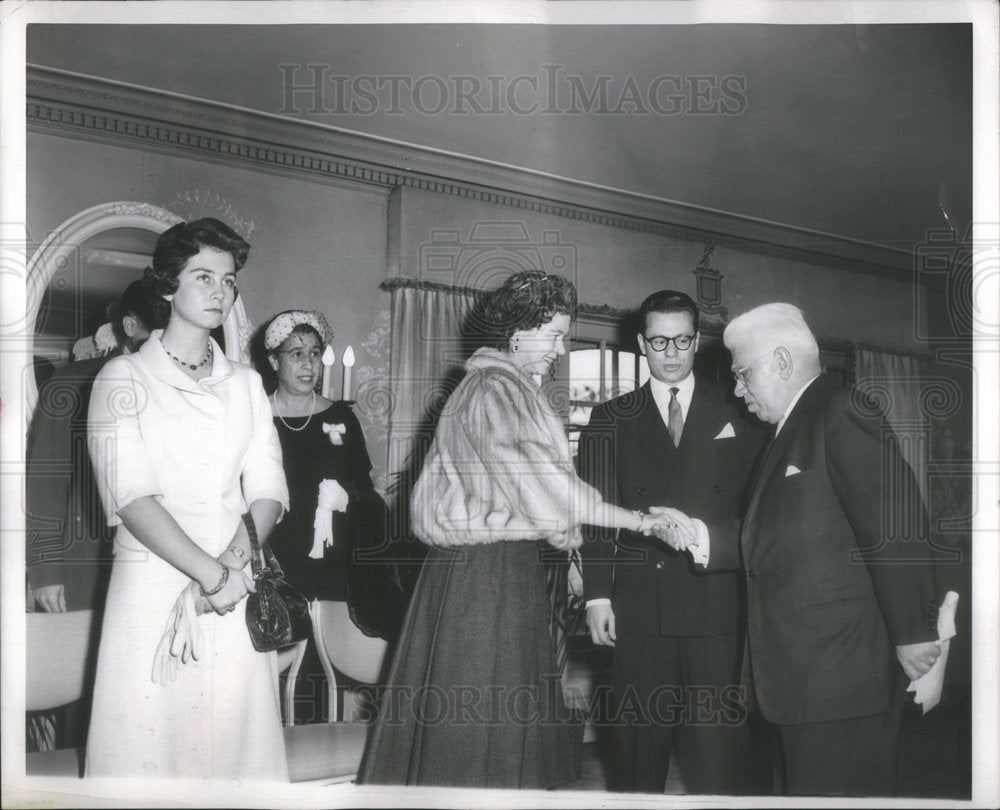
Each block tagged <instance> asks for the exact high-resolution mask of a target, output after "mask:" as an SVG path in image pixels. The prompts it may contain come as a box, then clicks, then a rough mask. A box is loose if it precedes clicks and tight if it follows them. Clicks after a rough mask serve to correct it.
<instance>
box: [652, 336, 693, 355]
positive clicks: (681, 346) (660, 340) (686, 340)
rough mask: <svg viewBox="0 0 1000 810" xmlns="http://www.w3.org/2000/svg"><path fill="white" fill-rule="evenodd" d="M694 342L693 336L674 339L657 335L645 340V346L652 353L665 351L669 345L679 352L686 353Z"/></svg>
mask: <svg viewBox="0 0 1000 810" xmlns="http://www.w3.org/2000/svg"><path fill="white" fill-rule="evenodd" d="M693 342H694V335H676V336H675V337H663V335H657V336H656V337H648V338H646V345H647V346H649V348H651V349H652V350H653V351H654V352H662V351H666V349H667V346H669V345H670V344H671V343H673V344H674V347H675V348H676V349H677V351H679V352H686V351H687V350H688V349H690V348H691V344H692V343H693Z"/></svg>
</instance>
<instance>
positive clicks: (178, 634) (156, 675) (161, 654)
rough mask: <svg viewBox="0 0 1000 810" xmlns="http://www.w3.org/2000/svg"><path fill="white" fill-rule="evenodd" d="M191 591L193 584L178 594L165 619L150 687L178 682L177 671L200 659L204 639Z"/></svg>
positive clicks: (155, 656) (154, 657) (154, 660)
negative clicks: (156, 684) (165, 623)
mask: <svg viewBox="0 0 1000 810" xmlns="http://www.w3.org/2000/svg"><path fill="white" fill-rule="evenodd" d="M194 587H196V585H195V584H194V583H192V584H191V585H189V586H187V587H186V588H184V590H183V591H181V595H180V596H178V597H177V601H176V602H174V606H173V608H171V610H170V615H169V616H168V617H167V625H166V627H165V628H164V630H163V638H161V639H160V643H159V644H158V645H157V647H156V653H155V654H154V655H153V673H152V677H153V683H159V684H160V685H161V686H166V685H167V681H174V680H176V679H177V671H178V669H180V667H182V666H184V665H186V664H189V663H191V662H192V661H197V660H198V659H199V658H201V653H202V648H203V643H204V637H203V636H202V632H201V625H200V624H199V622H198V614H197V613H196V612H195V607H194V592H193V588H194Z"/></svg>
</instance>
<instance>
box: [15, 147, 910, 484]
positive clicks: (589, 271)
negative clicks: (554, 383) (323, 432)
mask: <svg viewBox="0 0 1000 810" xmlns="http://www.w3.org/2000/svg"><path fill="white" fill-rule="evenodd" d="M27 146H28V223H27V225H28V229H29V234H30V236H31V237H32V239H33V240H34V241H35V242H41V241H42V239H44V237H45V235H46V234H47V233H48V232H49V231H51V230H52V229H54V228H57V227H58V226H59V225H60V224H61V223H62V222H63V221H65V220H66V219H68V218H69V217H71V216H72V215H73V214H75V213H77V212H78V211H80V210H82V209H85V208H88V207H90V206H93V205H96V204H98V203H102V202H108V201H111V200H139V201H144V202H150V203H153V204H155V205H159V206H162V207H164V208H167V209H168V210H171V211H173V212H174V213H176V214H178V215H180V216H182V217H185V218H192V217H199V216H216V217H219V218H220V219H223V220H226V221H229V222H230V223H231V224H236V223H237V221H242V222H243V223H247V224H251V223H252V232H251V233H250V235H249V241H250V242H251V244H252V246H253V249H252V252H251V259H250V261H249V263H248V264H247V267H246V268H245V269H244V271H243V272H242V273H241V274H240V279H239V283H240V288H241V294H242V296H243V301H244V306H245V307H246V309H247V313H248V315H249V316H250V318H251V320H252V321H253V322H254V324H255V325H260V324H261V323H263V322H264V320H266V318H267V317H269V316H270V315H271V314H273V313H274V312H277V311H279V310H282V309H288V308H290V307H308V308H311V309H319V310H321V311H323V312H324V313H325V314H326V315H327V317H328V319H329V321H330V323H331V325H332V326H333V329H334V331H335V333H336V341H335V346H334V348H335V349H336V351H337V353H338V357H339V356H342V353H343V350H344V348H345V346H346V345H347V344H348V343H350V344H352V345H353V347H354V349H355V352H356V353H357V366H356V368H355V380H356V381H357V382H358V383H360V382H363V381H364V380H366V379H372V378H385V377H387V375H388V363H389V357H388V308H389V295H388V294H387V293H385V292H382V291H381V290H379V283H380V282H381V281H382V280H383V279H384V278H385V277H386V276H387V275H397V274H399V275H404V276H409V277H414V278H430V279H432V280H435V281H440V282H444V283H451V284H460V285H466V286H476V287H482V286H492V285H493V284H495V283H497V282H498V281H499V279H500V278H501V277H502V276H503V275H504V274H505V273H506V272H508V271H509V270H512V269H516V266H517V262H516V261H513V260H512V258H511V257H512V256H513V255H514V254H516V253H517V252H518V251H521V253H522V254H524V255H526V256H528V257H530V258H529V260H531V261H534V260H537V259H538V258H540V259H541V262H542V265H543V267H545V268H546V269H550V270H556V271H558V272H562V273H564V274H566V275H569V276H571V277H573V278H574V279H575V280H576V282H577V283H578V286H579V291H580V299H581V300H582V301H584V302H587V303H590V304H608V305H610V306H612V307H616V308H622V309H627V308H631V307H634V306H636V305H637V304H638V303H639V302H640V301H641V300H642V298H644V297H645V296H646V295H647V294H648V293H650V292H651V291H653V290H657V289H662V288H665V287H673V288H676V289H680V290H683V291H685V292H688V293H690V294H692V295H693V294H694V293H695V277H694V276H693V275H692V271H693V270H694V268H695V267H696V266H697V265H698V262H699V260H700V259H701V255H702V251H703V248H704V246H703V245H701V244H697V243H692V242H687V241H683V240H679V239H673V238H670V237H667V236H662V235H658V234H650V233H644V232H640V231H634V230H628V229H624V228H617V227H612V226H609V225H598V224H593V223H589V222H585V221H581V220H574V219H570V218H567V217H560V216H556V215H554V214H542V213H537V212H533V211H528V210H524V209H517V208H512V207H508V206H502V205H499V204H494V203H489V202H484V201H480V200H475V199H470V198H468V197H460V196H455V195H449V194H444V193H437V192H430V191H421V190H416V189H412V188H408V187H404V188H399V189H396V190H395V191H394V192H393V194H392V197H391V202H390V195H389V194H388V193H386V192H384V191H382V190H380V189H377V188H374V187H372V186H365V185H361V184H357V185H353V184H352V185H346V184H332V183H327V182H322V181H319V180H312V179H309V178H306V177H304V176H303V177H302V178H299V177H296V176H288V175H279V174H272V173H265V172H258V171H251V170H249V169H246V168H242V167H237V166H234V165H233V164H228V163H222V162H219V163H216V162H210V161H204V160H195V159H191V158H187V157H178V156H176V155H172V154H162V153H159V152H149V151H141V150H137V149H132V148H125V147H122V146H118V145H110V144H105V143H96V142H91V141H79V140H73V139H69V138H65V137H60V136H56V135H50V134H39V133H29V137H28V141H27ZM497 223H502V224H503V229H504V232H505V235H506V239H507V241H506V242H503V240H501V242H503V244H505V245H506V249H505V250H500V251H497V250H496V246H497V242H496V241H495V240H494V242H492V243H489V244H488V246H487V247H486V248H483V246H482V245H478V246H477V245H475V244H473V243H472V242H471V236H472V235H473V233H474V232H475V228H476V226H477V224H478V225H479V226H480V227H487V228H490V227H492V228H495V227H496V224H497ZM442 231H457V237H447V236H446V238H457V240H458V241H457V242H449V243H448V245H449V246H448V247H447V248H446V249H445V251H444V252H445V253H448V252H449V251H450V252H451V254H452V255H454V256H455V257H456V260H455V268H456V270H455V272H452V273H448V272H443V273H442V272H432V270H431V267H430V265H429V264H428V262H427V256H428V249H429V248H430V247H432V246H433V243H434V242H435V240H438V241H440V239H441V238H442ZM519 233H522V234H526V236H527V240H528V241H527V244H521V243H518V242H513V241H510V239H511V237H516V236H517V235H518V234H519ZM547 235H548V236H547ZM546 239H549V240H551V241H549V242H546V241H545V240H546ZM490 251H492V253H491V252H490ZM557 257H562V258H563V259H564V260H565V262H566V264H565V265H564V266H558V267H557V266H555V265H554V264H553V262H555V261H557ZM712 266H713V267H714V268H715V269H716V270H718V271H719V272H721V273H722V274H723V275H724V276H725V278H724V280H723V305H724V306H726V307H728V310H729V315H730V316H733V315H736V314H739V313H740V312H742V311H745V310H746V309H748V308H750V307H752V306H755V305H757V304H760V303H764V302H766V301H773V300H787V301H792V302H793V303H796V304H799V305H800V306H802V307H803V309H804V310H805V311H806V314H807V316H808V318H809V321H810V323H811V325H812V326H813V328H814V330H815V331H816V333H817V335H819V336H820V337H825V338H840V339H847V340H851V341H854V342H866V343H872V344H876V345H880V346H885V347H888V348H900V349H913V348H917V347H916V346H915V344H914V342H913V340H912V338H911V334H912V323H913V316H912V308H913V295H912V293H911V288H910V285H909V284H908V283H905V282H900V281H884V280H882V279H879V278H876V277H874V276H868V275H861V274H857V273H853V272H850V271H846V270H839V269H837V268H832V267H820V266H818V265H815V264H807V263H804V262H794V261H789V260H785V259H778V258H773V257H768V256H763V255H759V254H753V253H748V252H744V251H739V250H735V249H726V248H718V249H716V251H715V253H714V254H713V256H712ZM338 377H339V375H338ZM338 383H339V379H338ZM338 390H339V385H338ZM359 416H360V417H361V419H362V423H363V424H364V425H365V429H366V434H367V436H368V441H369V446H370V449H371V454H372V460H373V462H374V463H375V466H376V469H377V470H379V471H380V472H381V471H384V468H385V459H386V436H385V432H386V425H385V424H384V421H383V422H379V421H378V420H375V419H373V420H367V421H366V418H365V414H364V413H359Z"/></svg>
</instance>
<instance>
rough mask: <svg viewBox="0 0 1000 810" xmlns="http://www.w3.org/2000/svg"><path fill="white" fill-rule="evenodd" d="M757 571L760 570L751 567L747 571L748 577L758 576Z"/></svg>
mask: <svg viewBox="0 0 1000 810" xmlns="http://www.w3.org/2000/svg"><path fill="white" fill-rule="evenodd" d="M757 573H758V571H757V569H756V568H751V569H750V570H749V571H747V576H748V577H755V576H757Z"/></svg>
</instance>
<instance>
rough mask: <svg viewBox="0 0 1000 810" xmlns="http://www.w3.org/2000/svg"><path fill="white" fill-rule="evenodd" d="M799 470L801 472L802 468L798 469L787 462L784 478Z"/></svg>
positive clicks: (797, 472) (795, 473) (796, 473)
mask: <svg viewBox="0 0 1000 810" xmlns="http://www.w3.org/2000/svg"><path fill="white" fill-rule="evenodd" d="M800 472H802V470H800V469H799V468H798V467H796V466H795V465H794V464H789V465H788V468H787V469H786V470H785V478H788V476H790V475H798V474H799V473H800Z"/></svg>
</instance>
